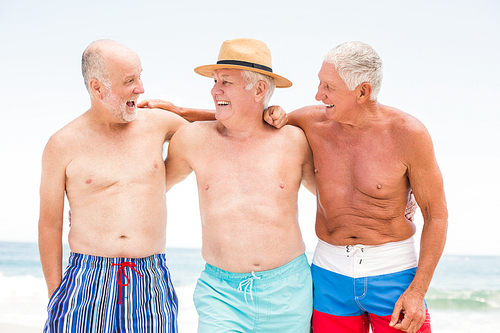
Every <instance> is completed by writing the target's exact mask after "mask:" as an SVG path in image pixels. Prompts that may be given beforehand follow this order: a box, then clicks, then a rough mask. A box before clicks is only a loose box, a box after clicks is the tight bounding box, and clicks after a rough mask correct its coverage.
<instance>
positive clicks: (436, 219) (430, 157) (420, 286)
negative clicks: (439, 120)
mask: <svg viewBox="0 0 500 333" xmlns="http://www.w3.org/2000/svg"><path fill="white" fill-rule="evenodd" d="M421 127H422V128H421V129H420V130H418V133H416V134H415V135H412V138H411V140H412V141H413V144H411V143H409V142H408V143H407V144H408V146H409V148H408V149H407V152H408V153H409V154H411V156H410V157H409V158H408V160H409V164H408V177H409V180H410V184H411V186H412V189H413V192H414V194H415V199H416V201H417V203H418V205H419V206H420V209H421V211H422V215H423V218H424V226H423V230H422V237H421V242H420V257H419V262H418V267H417V272H416V275H415V278H414V279H413V282H412V283H411V284H410V286H409V287H408V289H407V290H406V291H405V292H404V293H403V294H402V295H401V297H400V298H399V300H398V302H397V303H396V306H395V309H394V312H393V314H392V318H391V326H394V328H397V329H400V330H403V331H405V332H410V333H414V332H416V331H418V329H420V327H421V325H422V324H423V322H424V320H425V306H424V296H425V294H426V293H427V290H428V288H429V285H430V283H431V279H432V276H433V274H434V270H435V269H436V266H437V264H438V262H439V259H440V258H441V254H442V253H443V249H444V245H445V241H446V232H447V226H448V211H447V208H446V199H445V194H444V188H443V178H442V176H441V172H440V170H439V167H438V165H437V162H436V159H435V156H434V148H433V146H432V141H431V138H430V136H429V133H428V132H427V130H425V128H423V125H421ZM402 310H404V318H403V320H402V321H401V322H399V323H397V320H398V317H399V313H400V312H401V311H402Z"/></svg>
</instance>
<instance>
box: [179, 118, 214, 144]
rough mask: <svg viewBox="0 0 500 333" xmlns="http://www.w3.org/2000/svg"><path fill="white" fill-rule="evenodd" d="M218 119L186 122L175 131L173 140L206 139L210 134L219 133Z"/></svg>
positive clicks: (194, 140) (189, 141) (190, 140)
mask: <svg viewBox="0 0 500 333" xmlns="http://www.w3.org/2000/svg"><path fill="white" fill-rule="evenodd" d="M217 123H218V122H216V121H196V122H193V123H189V122H186V123H185V124H184V125H183V126H182V127H180V128H179V130H178V131H177V132H176V133H175V135H174V137H173V138H172V140H176V141H181V140H182V141H184V142H186V143H192V142H197V141H201V140H206V139H208V138H209V137H210V136H213V135H216V134H217Z"/></svg>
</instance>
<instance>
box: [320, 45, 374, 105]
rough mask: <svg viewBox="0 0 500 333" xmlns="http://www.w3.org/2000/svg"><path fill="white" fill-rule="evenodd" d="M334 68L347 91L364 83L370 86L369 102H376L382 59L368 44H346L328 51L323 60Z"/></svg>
mask: <svg viewBox="0 0 500 333" xmlns="http://www.w3.org/2000/svg"><path fill="white" fill-rule="evenodd" d="M324 61H325V62H326V63H329V64H331V65H333V66H334V67H335V69H336V70H337V73H338V74H339V76H340V77H341V78H342V80H344V82H345V84H346V85H347V87H348V88H349V90H354V89H356V87H357V86H359V85H360V84H362V83H364V82H368V83H370V84H371V85H372V88H373V90H372V93H371V96H370V99H371V100H377V97H378V94H379V92H380V87H381V85H382V76H383V66H382V59H380V57H379V55H378V54H377V52H375V50H374V49H373V48H372V47H371V46H370V45H368V44H365V43H362V42H346V43H343V44H340V45H339V46H337V47H335V48H334V49H332V50H330V51H329V52H328V53H327V54H326V55H325V58H324Z"/></svg>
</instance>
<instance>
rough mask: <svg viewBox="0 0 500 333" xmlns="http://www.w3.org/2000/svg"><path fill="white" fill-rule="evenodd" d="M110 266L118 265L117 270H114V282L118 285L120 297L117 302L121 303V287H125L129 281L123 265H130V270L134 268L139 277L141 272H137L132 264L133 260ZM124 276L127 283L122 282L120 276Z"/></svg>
mask: <svg viewBox="0 0 500 333" xmlns="http://www.w3.org/2000/svg"><path fill="white" fill-rule="evenodd" d="M112 266H120V267H118V270H117V271H116V282H117V283H118V285H119V286H120V297H119V298H118V304H121V301H122V287H126V286H128V285H129V283H130V278H129V277H128V276H127V273H125V267H130V268H131V269H132V270H134V271H135V272H136V273H137V274H139V276H140V277H142V274H141V273H139V272H138V271H137V270H136V269H135V268H134V267H136V266H137V265H136V264H134V263H133V262H130V261H124V262H122V263H121V264H112ZM123 276H125V279H126V280H127V283H122V277H123Z"/></svg>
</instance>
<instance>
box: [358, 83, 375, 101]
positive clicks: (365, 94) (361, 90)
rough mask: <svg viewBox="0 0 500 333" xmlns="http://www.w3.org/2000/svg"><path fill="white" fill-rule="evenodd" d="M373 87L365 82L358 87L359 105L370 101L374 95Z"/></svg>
mask: <svg viewBox="0 0 500 333" xmlns="http://www.w3.org/2000/svg"><path fill="white" fill-rule="evenodd" d="M372 91H373V87H372V85H371V83H368V82H363V83H361V84H360V85H359V86H357V87H356V98H357V100H358V103H364V102H366V101H368V100H370V96H371V94H372Z"/></svg>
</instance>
